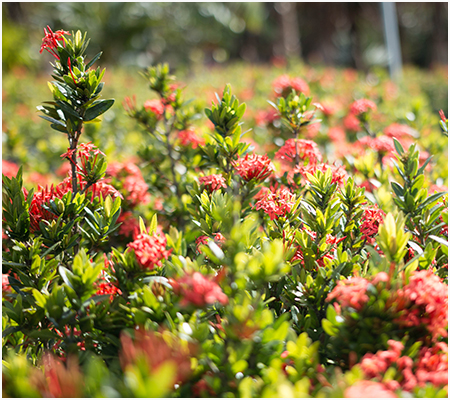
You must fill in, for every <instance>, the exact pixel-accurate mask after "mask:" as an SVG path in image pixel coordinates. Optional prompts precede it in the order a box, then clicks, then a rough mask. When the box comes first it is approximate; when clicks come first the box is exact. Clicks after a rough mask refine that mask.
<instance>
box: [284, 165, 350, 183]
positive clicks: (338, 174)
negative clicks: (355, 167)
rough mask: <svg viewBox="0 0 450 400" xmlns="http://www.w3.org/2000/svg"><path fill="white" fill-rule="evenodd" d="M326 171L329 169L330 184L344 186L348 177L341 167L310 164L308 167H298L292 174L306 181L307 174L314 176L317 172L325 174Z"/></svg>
mask: <svg viewBox="0 0 450 400" xmlns="http://www.w3.org/2000/svg"><path fill="white" fill-rule="evenodd" d="M328 169H331V174H332V178H331V183H338V184H339V185H342V184H344V182H345V180H346V179H347V177H348V175H347V172H346V171H345V167H344V166H343V165H339V166H336V165H328V164H310V165H306V166H304V165H298V166H297V167H295V168H294V169H293V171H292V172H293V173H300V174H302V175H303V177H304V178H306V179H307V175H306V174H307V173H308V174H311V175H314V174H315V173H316V172H317V171H322V172H323V173H325V172H327V170H328Z"/></svg>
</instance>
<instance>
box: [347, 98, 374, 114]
mask: <svg viewBox="0 0 450 400" xmlns="http://www.w3.org/2000/svg"><path fill="white" fill-rule="evenodd" d="M370 110H373V111H376V110H377V106H376V104H375V103H374V102H373V101H371V100H368V99H359V100H356V101H354V102H353V103H352V105H351V106H350V113H352V114H353V115H356V116H359V115H362V114H365V113H367V112H368V111H370Z"/></svg>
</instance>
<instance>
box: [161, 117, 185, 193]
mask: <svg viewBox="0 0 450 400" xmlns="http://www.w3.org/2000/svg"><path fill="white" fill-rule="evenodd" d="M168 122H169V121H168V120H167V118H166V113H165V112H164V128H165V132H164V136H165V138H166V147H167V152H168V155H169V158H170V169H171V171H172V176H173V184H174V185H175V190H176V193H177V197H178V198H179V199H180V200H181V193H180V186H179V185H178V181H177V176H176V173H175V160H174V158H173V155H172V150H173V147H172V144H171V143H170V140H169V136H170V132H171V131H172V127H173V124H171V125H170V126H169V124H168Z"/></svg>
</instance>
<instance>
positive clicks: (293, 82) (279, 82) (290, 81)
mask: <svg viewBox="0 0 450 400" xmlns="http://www.w3.org/2000/svg"><path fill="white" fill-rule="evenodd" d="M272 87H273V90H274V91H275V94H276V95H277V96H283V97H286V96H287V95H288V94H289V93H290V92H291V90H292V89H294V90H295V91H296V92H299V93H304V94H305V96H308V94H309V86H308V84H307V83H306V82H305V81H304V80H303V79H301V78H290V77H289V76H288V75H281V76H279V77H278V78H277V79H275V80H274V81H273V83H272Z"/></svg>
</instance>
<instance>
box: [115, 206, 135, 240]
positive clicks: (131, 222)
mask: <svg viewBox="0 0 450 400" xmlns="http://www.w3.org/2000/svg"><path fill="white" fill-rule="evenodd" d="M117 222H118V223H121V225H120V227H119V234H120V235H123V236H128V237H129V236H134V235H135V232H139V221H138V220H137V219H136V218H134V215H133V213H132V212H131V211H125V212H122V213H121V214H120V216H119V218H118V219H117ZM136 236H137V235H136Z"/></svg>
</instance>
